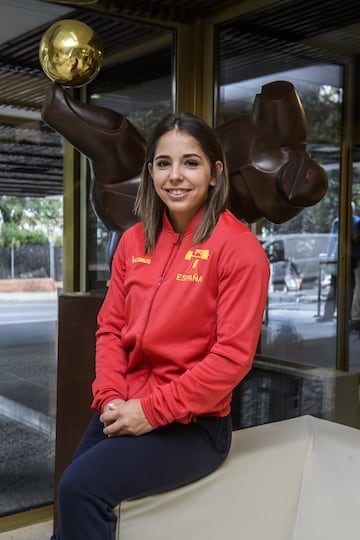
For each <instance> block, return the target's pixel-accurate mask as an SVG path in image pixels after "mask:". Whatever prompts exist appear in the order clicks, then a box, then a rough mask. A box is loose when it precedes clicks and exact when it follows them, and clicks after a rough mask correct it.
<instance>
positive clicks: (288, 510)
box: [117, 416, 360, 540]
mask: <svg viewBox="0 0 360 540" xmlns="http://www.w3.org/2000/svg"><path fill="white" fill-rule="evenodd" d="M117 511H119V509H117ZM359 538H360V431H359V430H358V429H355V428H352V427H347V426H343V425H340V424H336V423H334V422H329V421H327V420H320V419H318V418H314V417H312V416H302V417H299V418H294V419H291V420H285V421H281V422H275V423H272V424H266V425H261V426H256V427H251V428H247V429H244V430H240V431H235V432H234V433H233V443H232V447H231V452H230V455H229V457H228V459H227V460H226V462H225V463H224V464H223V465H222V466H221V467H220V468H219V469H218V470H217V471H215V472H214V473H212V474H211V475H209V476H208V477H206V478H204V479H202V480H199V481H197V482H194V483H192V484H190V485H188V486H185V487H183V488H179V489H175V490H173V491H169V492H167V493H164V494H161V495H155V496H150V497H146V498H142V499H137V500H133V501H126V502H124V503H122V505H121V516H119V520H118V528H117V540H358V539H359Z"/></svg>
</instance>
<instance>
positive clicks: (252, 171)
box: [42, 81, 327, 250]
mask: <svg viewBox="0 0 360 540" xmlns="http://www.w3.org/2000/svg"><path fill="white" fill-rule="evenodd" d="M42 118H43V120H44V122H45V123H46V124H48V125H49V126H51V127H52V128H54V129H55V130H56V131H57V132H59V133H60V134H61V135H63V137H64V138H65V139H67V140H68V141H69V142H70V143H71V144H72V145H73V146H74V147H76V148H77V149H78V150H79V151H80V152H82V153H83V154H84V155H85V156H87V157H88V159H89V161H90V164H91V168H92V173H93V179H92V195H91V198H92V203H93V206H94V210H95V212H96V214H97V215H98V217H99V218H100V219H101V220H102V221H103V223H104V224H105V226H106V227H107V229H108V230H109V231H110V233H112V235H113V241H112V242H111V243H112V244H113V245H114V244H116V241H114V239H115V238H118V237H119V235H121V233H122V231H124V230H125V229H126V228H127V227H129V226H130V225H132V224H133V223H134V222H135V221H136V218H135V216H134V213H133V206H134V202H135V197H136V192H137V187H138V184H139V174H140V171H141V168H142V164H143V160H144V155H145V146H146V143H145V141H144V139H143V137H142V136H141V135H140V134H139V132H138V131H137V130H136V128H135V127H134V126H133V125H132V124H131V123H130V122H129V121H128V120H127V119H126V118H125V116H123V115H121V114H119V113H117V112H115V111H112V110H110V109H106V108H103V107H99V106H96V105H92V104H86V103H81V102H79V101H78V100H76V99H74V98H73V97H71V96H70V95H69V94H68V93H66V91H65V90H63V89H62V87H60V86H58V85H57V84H56V83H54V84H53V85H52V86H51V88H50V90H49V92H48V95H47V98H46V100H45V103H44V106H43V111H42ZM217 132H218V135H219V137H220V140H221V142H222V144H223V146H224V150H225V154H226V157H227V161H228V168H229V174H230V184H231V190H230V194H231V195H230V202H231V210H232V211H233V212H234V214H235V215H236V216H237V217H238V218H239V219H244V220H245V221H248V222H253V221H255V220H257V219H259V218H261V217H266V218H268V219H269V220H270V221H272V222H274V223H282V222H284V221H287V220H289V219H290V218H292V217H294V216H295V215H297V214H298V213H299V212H301V210H303V209H304V208H305V207H307V206H312V205H314V204H315V203H317V202H318V201H320V199H321V198H322V197H323V196H324V194H325V192H326V190H327V176H326V173H325V171H324V169H323V168H322V167H321V166H320V165H319V164H318V163H317V162H316V161H314V160H313V159H312V158H311V157H310V155H309V154H308V153H307V152H306V142H305V141H306V119H305V114H304V111H303V107H302V104H301V102H300V99H299V97H298V94H297V92H296V90H295V88H294V86H293V85H292V84H291V83H289V82H286V81H275V82H272V83H269V84H266V85H265V86H263V87H262V90H261V93H260V94H257V95H256V97H255V100H254V105H253V108H252V111H251V113H250V114H249V115H244V116H240V117H237V118H235V119H233V120H230V121H229V122H226V123H224V124H223V125H222V126H220V127H219V128H218V129H217ZM110 249H111V250H112V249H113V248H110Z"/></svg>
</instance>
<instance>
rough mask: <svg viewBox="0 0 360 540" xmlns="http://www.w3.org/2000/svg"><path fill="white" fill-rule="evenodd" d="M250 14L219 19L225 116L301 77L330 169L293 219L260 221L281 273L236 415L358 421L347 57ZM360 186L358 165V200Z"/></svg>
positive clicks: (316, 142) (321, 155)
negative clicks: (345, 255)
mask: <svg viewBox="0 0 360 540" xmlns="http://www.w3.org/2000/svg"><path fill="white" fill-rule="evenodd" d="M248 17H249V18H250V19H251V17H252V15H251V14H250V15H249V16H248ZM246 19H247V16H245V17H244V19H239V20H234V21H229V22H228V23H223V24H221V25H219V27H218V28H217V38H218V45H219V46H218V88H217V103H216V107H215V110H216V125H217V126H221V124H222V123H224V122H226V121H228V120H231V119H233V118H235V117H239V119H241V118H242V117H249V115H251V111H252V107H253V103H254V99H255V96H256V94H258V93H260V92H261V89H262V86H263V85H265V84H267V83H270V82H273V81H289V82H291V83H292V84H293V85H294V86H295V88H296V90H297V92H298V94H299V97H300V100H301V102H302V105H303V108H304V111H305V115H306V120H307V140H306V143H307V144H306V146H307V148H306V149H307V151H309V152H310V154H311V156H312V157H313V158H314V159H315V160H316V161H317V162H318V163H320V164H321V165H322V167H323V168H324V169H325V171H326V173H327V176H328V190H327V192H326V194H325V196H324V197H323V198H322V200H321V201H320V202H318V203H317V204H316V205H314V206H311V207H308V208H306V209H304V210H302V211H301V212H300V213H299V214H298V215H297V216H295V217H292V218H291V219H289V220H287V221H285V222H283V223H275V221H276V220H271V221H269V220H267V219H261V220H258V221H257V222H256V225H255V223H254V224H253V230H256V233H257V234H258V237H259V240H260V241H261V242H262V243H263V246H264V248H265V250H266V252H267V254H268V258H269V261H270V267H271V278H270V285H269V293H268V301H267V306H266V310H265V314H264V322H263V327H262V331H261V337H260V341H259V346H258V351H257V355H256V358H255V361H254V367H253V369H252V371H251V372H250V374H249V375H248V376H247V377H246V379H245V380H244V381H242V383H241V384H240V385H239V387H238V388H237V389H236V391H235V394H234V400H233V419H234V424H235V426H236V428H242V427H247V426H250V425H256V424H261V423H265V422H271V421H276V420H282V419H285V418H290V417H292V416H297V415H302V414H312V415H315V416H320V417H325V418H329V419H332V420H334V419H336V420H337V421H339V422H344V423H348V424H350V425H357V424H352V422H353V421H354V417H355V416H356V414H354V413H352V412H351V408H350V407H349V408H348V409H347V410H346V412H344V414H343V415H342V416H341V417H340V415H339V407H340V408H341V407H342V405H341V403H342V398H341V397H340V396H341V394H340V390H339V388H341V385H339V379H338V375H337V373H338V372H336V365H337V338H338V334H337V322H338V321H337V306H338V283H340V281H339V280H343V279H345V278H343V276H339V272H338V246H339V221H338V217H339V212H340V177H341V171H342V168H341V167H342V163H341V143H342V122H343V119H342V108H343V97H344V96H343V94H344V88H343V75H344V73H343V67H342V65H340V64H337V63H335V62H334V63H329V62H326V63H321V62H319V59H318V58H317V60H316V62H312V61H311V57H312V54H314V55H316V52H314V51H311V50H310V49H309V48H308V49H307V50H306V52H305V51H303V54H302V55H301V54H297V52H296V49H297V50H298V52H299V53H301V50H302V46H303V45H302V44H301V43H299V42H297V43H296V46H295V44H291V43H288V47H283V43H282V41H281V39H278V40H277V39H276V37H274V36H273V35H267V33H266V27H265V26H266V25H265V22H264V21H262V25H265V26H262V25H261V27H256V25H255V26H252V25H251V24H249V25H248V27H246V29H245V26H246ZM274 21H275V19H274V20H273V21H272V22H273V23H274ZM252 22H253V21H252ZM274 24H275V23H274ZM260 28H262V30H263V35H261V36H260V35H259V32H260ZM284 66H286V70H284ZM243 136H244V137H245V136H246V135H245V134H243ZM246 142H248V141H246ZM240 148H241V141H239V149H240ZM355 156H356V152H355ZM354 167H355V168H356V161H354ZM356 186H357V180H356V173H354V180H353V198H354V199H355V202H356V204H358V203H360V200H359V199H358V189H357V187H356ZM238 217H239V216H238ZM255 219H256V218H255ZM244 221H245V222H246V220H245V219H244ZM249 225H250V223H249ZM348 315H349V316H350V314H348ZM350 339H351V342H352V343H351V363H350V364H351V369H352V371H358V360H357V361H355V358H359V357H360V356H359V352H360V342H359V340H358V334H357V333H356V334H351V335H350ZM355 341H356V344H355ZM342 382H343V383H344V387H343V388H347V390H345V391H344V396H343V397H344V399H345V394H346V393H347V395H348V396H349V395H350V394H351V396H352V398H353V399H352V406H353V407H354V409H352V410H353V411H354V410H355V408H356V411H358V395H357V376H353V375H351V374H349V375H348V377H345V378H344V379H342ZM347 385H349V386H347ZM350 387H351V392H350V390H349V389H350ZM339 404H340V405H339ZM345 409H346V407H343V411H345ZM356 422H358V418H357V416H356Z"/></svg>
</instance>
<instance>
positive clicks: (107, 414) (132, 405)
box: [100, 399, 154, 437]
mask: <svg viewBox="0 0 360 540" xmlns="http://www.w3.org/2000/svg"><path fill="white" fill-rule="evenodd" d="M100 421H101V422H102V423H103V424H104V430H103V431H104V434H105V435H107V436H108V437H118V436H121V435H133V436H138V435H143V434H144V433H149V432H150V431H152V430H153V429H154V428H153V427H152V425H151V424H150V423H149V421H148V419H147V418H146V416H145V414H144V411H143V410H142V407H141V403H140V399H130V400H129V401H124V400H123V399H113V400H111V401H110V402H109V403H107V404H106V405H105V407H104V409H103V412H102V414H101V416H100Z"/></svg>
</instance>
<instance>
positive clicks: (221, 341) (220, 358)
mask: <svg viewBox="0 0 360 540" xmlns="http://www.w3.org/2000/svg"><path fill="white" fill-rule="evenodd" d="M201 215H202V214H201V212H200V213H198V214H197V215H196V216H195V217H194V219H193V220H192V221H191V223H190V224H189V226H188V228H187V230H186V232H185V234H184V235H183V238H182V239H181V238H180V235H179V234H177V233H176V232H174V230H173V228H172V226H171V224H170V222H169V220H168V219H167V217H166V215H164V223H163V228H162V230H161V233H160V235H159V238H158V241H157V243H156V248H155V250H154V252H152V253H149V254H145V253H144V242H145V238H144V232H143V227H142V224H141V223H138V224H136V225H134V226H133V227H131V228H130V229H128V230H127V231H126V232H125V233H124V234H123V236H122V238H121V240H120V242H119V246H118V248H117V250H116V252H115V255H114V258H113V263H112V274H111V279H110V284H109V289H108V292H107V295H106V298H105V300H104V303H103V305H102V308H101V310H100V312H99V315H98V331H97V335H96V337H97V341H96V378H95V381H94V383H93V394H94V400H93V403H92V407H93V408H94V409H95V410H97V411H99V412H101V411H102V410H103V407H104V405H105V404H106V403H108V402H109V401H111V400H112V399H116V398H121V399H123V400H129V399H132V398H140V399H141V405H142V408H143V411H144V414H145V416H146V418H147V419H148V421H149V422H150V424H151V425H152V426H153V427H154V428H156V427H158V426H161V425H165V424H168V423H170V422H174V421H177V422H182V423H188V422H190V421H191V420H192V419H193V418H194V417H197V416H200V415H213V416H225V415H227V414H229V412H230V402H231V397H232V390H233V388H234V387H235V386H236V385H237V384H238V383H239V381H241V379H243V377H244V376H245V375H246V374H247V373H248V371H249V370H250V368H251V366H252V361H253V357H254V355H255V350H256V346H257V342H258V338H259V334H260V328H261V324H262V319H263V313H264V307H265V302H266V297H267V291H268V279H269V264H268V260H267V257H266V255H265V252H264V250H263V248H262V247H261V245H260V243H259V241H258V240H257V238H256V237H255V235H254V234H253V233H252V232H251V231H250V229H249V228H248V227H247V226H246V225H244V224H243V223H241V222H240V221H239V220H238V219H237V218H235V216H234V215H233V214H232V213H231V212H229V211H227V210H226V211H225V212H223V213H222V214H221V215H220V217H219V220H218V223H217V225H216V227H215V229H214V231H213V233H212V234H211V236H210V238H209V239H208V240H206V241H204V242H202V243H201V244H193V243H192V237H193V234H194V230H195V228H196V226H197V225H198V223H199V221H200V219H201Z"/></svg>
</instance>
